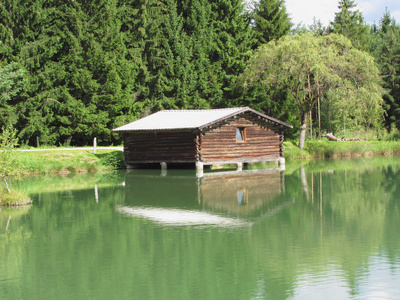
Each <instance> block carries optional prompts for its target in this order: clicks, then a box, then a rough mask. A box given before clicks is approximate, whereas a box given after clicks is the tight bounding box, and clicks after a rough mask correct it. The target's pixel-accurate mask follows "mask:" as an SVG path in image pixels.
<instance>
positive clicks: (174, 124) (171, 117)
mask: <svg viewBox="0 0 400 300" xmlns="http://www.w3.org/2000/svg"><path fill="white" fill-rule="evenodd" d="M247 111H251V112H253V113H256V114H258V115H260V116H262V117H264V118H266V119H269V120H271V121H273V122H276V123H278V124H281V125H284V126H286V127H289V128H292V126H291V125H289V124H287V123H285V122H282V121H279V120H277V119H274V118H271V117H269V116H267V115H264V114H261V113H259V112H257V111H255V110H253V109H251V108H249V107H237V108H222V109H201V110H162V111H159V112H156V113H154V114H152V115H149V116H147V117H144V118H142V119H140V120H137V121H135V122H132V123H129V124H126V125H124V126H121V127H118V128H115V129H113V132H124V131H140V130H173V129H196V128H204V127H206V126H208V125H211V124H214V123H216V122H218V121H221V120H224V119H226V118H229V117H231V116H235V115H237V114H240V113H243V112H247Z"/></svg>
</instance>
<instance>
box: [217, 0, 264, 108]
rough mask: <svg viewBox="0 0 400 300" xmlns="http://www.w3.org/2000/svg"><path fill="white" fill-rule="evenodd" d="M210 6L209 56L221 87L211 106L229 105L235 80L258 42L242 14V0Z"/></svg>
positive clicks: (223, 1) (232, 0) (230, 0)
mask: <svg viewBox="0 0 400 300" xmlns="http://www.w3.org/2000/svg"><path fill="white" fill-rule="evenodd" d="M211 8H212V19H213V23H212V24H213V30H214V32H215V34H214V37H213V38H214V39H213V40H212V43H213V49H212V50H211V51H212V52H211V53H210V59H211V62H212V64H213V68H214V72H215V76H217V77H216V78H218V80H219V81H220V84H221V90H222V97H221V98H219V99H218V98H217V99H215V100H214V101H213V102H212V103H211V105H212V106H213V107H224V106H231V105H232V104H231V103H232V101H234V99H236V97H237V96H238V95H237V94H235V90H234V86H235V83H236V81H237V78H238V76H239V75H240V74H241V73H242V72H243V70H244V69H245V67H246V62H247V61H248V59H249V58H250V56H251V54H252V51H251V50H252V49H253V48H254V47H255V45H256V42H257V41H256V39H255V38H254V35H253V31H252V30H251V28H250V26H249V23H250V20H248V19H247V18H246V15H245V14H244V13H243V12H244V5H243V4H242V1H240V0H213V1H211Z"/></svg>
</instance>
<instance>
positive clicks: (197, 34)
mask: <svg viewBox="0 0 400 300" xmlns="http://www.w3.org/2000/svg"><path fill="white" fill-rule="evenodd" d="M245 3H250V1H247V2H242V1H241V0H188V1H182V0H162V1H158V0H146V1H145V0H127V1H118V0H107V1H106V0H97V1H83V0H77V1H58V0H52V1H47V0H28V1H23V0H4V1H2V2H1V3H0V116H1V117H0V125H1V126H6V127H10V126H12V127H14V128H16V129H17V133H18V138H19V140H20V144H21V145H31V146H40V145H63V144H71V145H88V144H91V141H92V140H93V138H94V137H97V140H98V143H99V144H100V145H102V144H103V145H104V144H107V145H108V144H113V143H114V144H115V143H120V142H121V140H120V137H119V136H117V135H112V134H111V129H112V128H115V127H118V126H121V125H123V124H126V123H127V122H131V121H133V120H136V119H138V118H140V117H143V116H146V115H148V114H150V113H153V112H156V111H158V110H161V109H191V108H193V109H198V108H218V107H232V106H250V107H252V108H254V109H257V110H259V111H262V112H264V113H266V114H268V115H271V116H273V117H276V118H279V119H282V120H284V121H286V122H288V123H291V124H293V125H294V130H292V131H290V132H289V131H288V132H287V136H288V137H294V136H295V135H296V134H297V132H298V130H299V129H300V127H299V126H300V125H298V124H300V114H299V109H298V106H297V105H294V102H293V97H292V96H291V94H290V90H288V89H287V87H285V86H284V85H276V86H269V87H267V88H266V87H265V86H261V85H258V84H254V85H252V86H251V88H249V89H243V87H242V86H241V84H240V81H239V79H238V78H239V76H240V75H241V74H242V73H243V71H244V69H245V67H246V64H247V62H248V60H249V59H250V57H251V56H252V55H253V54H254V52H255V50H256V49H257V47H258V46H259V45H260V44H265V43H268V42H271V41H277V40H279V39H280V38H282V37H283V36H287V35H296V34H300V33H305V32H311V33H312V34H313V35H315V36H324V35H329V34H330V33H332V32H333V33H337V34H343V35H345V36H346V37H348V38H349V39H350V41H351V42H352V43H353V46H354V47H356V48H358V49H360V50H367V51H368V52H369V53H371V54H372V55H373V56H374V57H375V61H376V62H377V65H378V68H379V70H380V72H381V74H382V79H383V82H382V85H383V87H384V88H385V91H386V92H385V95H384V100H385V107H384V108H385V110H386V113H387V114H386V119H385V126H386V129H388V130H392V129H393V128H394V127H397V128H400V124H399V123H398V119H399V118H398V114H399V111H400V110H399V107H400V98H399V97H400V90H399V84H398V79H397V77H398V76H399V75H398V74H399V72H400V69H399V67H398V66H399V64H398V55H399V51H400V50H399V49H400V47H399V37H400V35H399V31H400V29H399V25H398V24H397V23H396V22H395V21H394V20H392V19H391V18H390V13H389V12H387V13H386V14H385V16H384V17H383V19H382V20H381V22H380V24H379V25H375V26H372V27H371V28H368V26H367V25H366V24H365V22H364V19H363V16H362V14H361V12H360V11H358V10H357V7H356V4H355V2H354V1H350V0H340V1H338V8H339V10H338V12H337V13H336V16H333V17H334V21H333V22H332V23H331V26H330V27H329V28H324V27H323V26H322V25H321V23H320V22H319V21H318V20H317V19H316V20H315V23H314V25H312V26H310V27H309V28H305V27H298V28H297V29H296V30H292V32H290V27H291V25H292V24H291V20H290V18H289V16H288V14H287V12H286V8H285V5H284V1H282V0H260V1H254V3H253V5H251V6H250V8H247V9H245V5H244V4H245ZM317 17H318V16H317ZM369 29H370V30H369ZM342 96H343V95H342ZM336 98H337V94H336V93H326V94H324V101H322V102H321V103H319V102H318V101H317V103H315V104H313V105H312V108H311V110H310V119H309V121H308V122H309V123H310V125H311V126H310V129H312V128H316V127H319V130H318V131H317V133H319V134H320V133H321V132H324V131H328V130H329V131H337V130H338V124H341V123H346V124H353V123H354V122H353V121H354V118H353V117H350V118H348V120H346V121H345V122H344V121H343V114H342V113H341V112H343V111H346V110H347V111H348V110H349V109H351V108H349V107H348V106H347V103H346V101H344V102H343V103H342V104H343V105H342V106H341V107H340V109H341V110H340V111H339V113H338V114H332V113H331V112H332V111H333V110H332V107H331V104H332V103H333V102H336V101H334V99H336ZM342 98H343V97H342ZM343 99H344V98H343ZM335 111H336V110H335ZM379 122H380V120H379V119H376V120H373V122H370V124H357V126H359V127H361V128H367V129H368V128H370V129H371V128H372V129H374V130H375V129H376V128H379V126H375V125H374V126H372V127H371V124H377V123H379ZM353 125H354V124H353ZM341 126H342V128H345V127H346V126H347V127H348V128H349V126H350V125H346V126H343V124H342V125H341ZM355 129H357V128H355ZM315 132H316V131H315V130H314V133H315ZM310 133H311V134H312V133H313V131H310ZM344 134H345V132H344Z"/></svg>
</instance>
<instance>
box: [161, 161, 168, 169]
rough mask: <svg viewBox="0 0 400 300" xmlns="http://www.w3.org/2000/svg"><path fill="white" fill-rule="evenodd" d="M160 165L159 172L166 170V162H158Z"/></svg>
mask: <svg viewBox="0 0 400 300" xmlns="http://www.w3.org/2000/svg"><path fill="white" fill-rule="evenodd" d="M160 165H161V170H166V169H167V163H166V162H160Z"/></svg>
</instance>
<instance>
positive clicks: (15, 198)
mask: <svg viewBox="0 0 400 300" xmlns="http://www.w3.org/2000/svg"><path fill="white" fill-rule="evenodd" d="M31 203H32V201H31V200H30V198H29V196H28V195H26V194H25V193H23V192H20V191H16V190H12V191H11V193H9V192H8V191H7V189H6V188H3V187H2V188H0V205H1V206H19V205H27V204H31Z"/></svg>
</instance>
